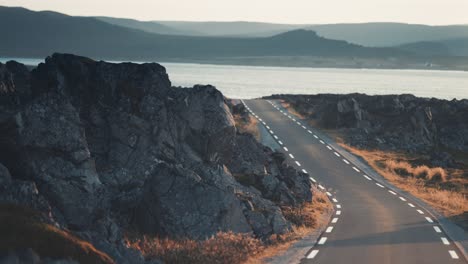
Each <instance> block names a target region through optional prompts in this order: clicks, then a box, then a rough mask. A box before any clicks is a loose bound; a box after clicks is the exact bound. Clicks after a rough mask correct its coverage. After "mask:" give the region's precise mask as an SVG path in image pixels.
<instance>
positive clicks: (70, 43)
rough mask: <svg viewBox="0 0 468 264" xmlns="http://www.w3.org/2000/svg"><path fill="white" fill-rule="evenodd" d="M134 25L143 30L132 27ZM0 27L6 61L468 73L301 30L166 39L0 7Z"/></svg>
mask: <svg viewBox="0 0 468 264" xmlns="http://www.w3.org/2000/svg"><path fill="white" fill-rule="evenodd" d="M104 20H105V19H104ZM111 20H113V19H111ZM115 23H121V24H124V25H125V26H118V25H115ZM135 23H136V24H137V25H138V28H139V29H136V28H135V27H136V26H135ZM0 25H2V26H1V27H0V36H7V37H4V38H2V39H1V40H0V56H2V57H30V58H44V57H46V56H48V55H50V54H52V53H54V52H59V53H74V54H80V55H83V56H88V57H92V58H95V59H106V60H117V61H118V60H130V61H178V62H203V63H220V64H240V65H263V66H269V65H272V66H301V67H346V68H349V67H353V68H425V67H427V66H426V65H430V67H432V68H433V67H437V68H439V69H454V68H457V69H463V70H466V69H467V68H468V58H453V57H448V56H445V55H440V54H437V56H434V57H428V56H433V53H430V54H429V55H428V54H422V53H419V54H416V52H414V50H411V49H402V48H401V47H399V48H392V47H389V48H383V47H382V48H370V47H364V46H361V45H356V44H351V43H348V42H346V41H342V40H333V39H327V38H324V37H321V36H319V35H318V34H316V33H315V32H314V31H311V30H304V29H296V30H291V31H287V32H283V33H280V34H277V35H274V36H268V37H252V36H249V37H246V36H244V37H233V36H231V37H221V36H183V35H173V34H172V35H169V34H156V33H151V30H155V31H156V29H157V30H161V31H171V30H172V29H171V28H170V27H169V28H168V27H166V26H167V25H164V26H162V27H161V26H159V25H157V24H145V25H146V26H149V28H146V29H144V25H142V24H141V23H140V22H138V21H136V22H135V21H132V20H130V21H129V20H126V21H124V20H118V21H116V20H113V23H112V24H111V23H109V22H105V21H103V19H102V18H94V17H73V16H67V15H64V14H60V13H56V12H48V11H45V12H33V11H30V10H27V9H24V8H9V7H0ZM130 25H134V26H135V27H131V26H130ZM263 29H266V28H265V27H264V28H263ZM176 30H179V29H176ZM231 32H234V31H231ZM456 43H458V42H456ZM458 45H462V44H458Z"/></svg>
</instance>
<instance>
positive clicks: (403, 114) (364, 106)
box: [271, 94, 468, 167]
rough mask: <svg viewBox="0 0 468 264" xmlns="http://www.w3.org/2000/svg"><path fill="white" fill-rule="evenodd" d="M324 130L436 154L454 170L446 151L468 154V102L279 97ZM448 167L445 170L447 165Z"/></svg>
mask: <svg viewBox="0 0 468 264" xmlns="http://www.w3.org/2000/svg"><path fill="white" fill-rule="evenodd" d="M271 98H277V99H279V98H281V99H285V100H286V101H287V102H289V103H290V104H291V106H292V107H294V109H295V110H296V111H298V112H299V113H300V114H302V115H304V116H306V117H307V118H308V119H310V120H311V121H313V123H314V124H316V125H317V126H319V127H321V128H324V129H337V130H339V131H341V132H343V133H341V134H342V135H343V137H344V140H345V141H346V142H347V143H349V144H351V145H353V146H357V147H360V148H370V149H383V150H403V151H408V152H410V153H425V152H427V153H429V152H430V153H432V159H433V163H434V165H436V166H439V165H446V166H454V165H453V159H452V158H451V157H450V154H448V153H447V152H445V151H448V150H450V151H462V152H468V100H452V101H447V100H440V99H435V98H431V99H429V98H418V97H415V96H413V95H379V96H368V95H363V94H348V95H332V94H321V95H276V96H273V97H271ZM444 167H445V166H444Z"/></svg>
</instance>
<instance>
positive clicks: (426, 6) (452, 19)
mask: <svg viewBox="0 0 468 264" xmlns="http://www.w3.org/2000/svg"><path fill="white" fill-rule="evenodd" d="M0 5H3V6H22V7H26V8H28V9H32V10H53V11H57V12H61V13H65V14H69V15H80V16H98V15H99V16H113V17H124V18H134V19H138V20H184V21H259V22H275V23H293V24H326V23H342V22H381V21H382V22H406V23H415V24H430V25H447V24H468V0H287V1H284V0H127V1H124V0H0Z"/></svg>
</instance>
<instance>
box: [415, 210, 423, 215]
mask: <svg viewBox="0 0 468 264" xmlns="http://www.w3.org/2000/svg"><path fill="white" fill-rule="evenodd" d="M416 211H418V213H419V214H424V212H423V211H421V210H416Z"/></svg>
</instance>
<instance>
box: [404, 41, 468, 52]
mask: <svg viewBox="0 0 468 264" xmlns="http://www.w3.org/2000/svg"><path fill="white" fill-rule="evenodd" d="M395 48H398V49H402V50H406V51H408V52H411V53H415V54H420V55H428V56H432V55H450V56H468V38H460V39H446V40H440V41H432V42H431V41H420V42H412V43H407V44H403V45H399V46H396V47H395Z"/></svg>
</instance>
